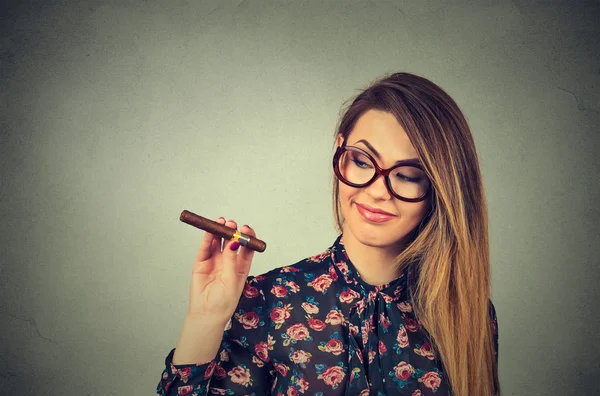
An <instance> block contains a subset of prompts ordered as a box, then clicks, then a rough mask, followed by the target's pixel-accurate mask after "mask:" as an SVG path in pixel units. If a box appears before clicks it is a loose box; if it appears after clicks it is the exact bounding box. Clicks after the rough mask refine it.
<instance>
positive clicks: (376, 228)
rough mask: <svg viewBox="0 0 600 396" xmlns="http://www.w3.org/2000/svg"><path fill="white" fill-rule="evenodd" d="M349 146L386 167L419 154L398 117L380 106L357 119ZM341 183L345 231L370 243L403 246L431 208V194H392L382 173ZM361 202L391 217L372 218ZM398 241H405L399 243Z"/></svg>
mask: <svg viewBox="0 0 600 396" xmlns="http://www.w3.org/2000/svg"><path fill="white" fill-rule="evenodd" d="M342 142H343V139H342V137H341V136H339V135H338V137H337V140H336V144H337V146H338V147H339V146H341V144H342ZM346 146H355V147H359V148H361V149H363V150H365V151H366V152H368V153H369V154H370V155H371V156H372V157H373V158H374V159H375V160H376V161H377V163H378V164H379V166H380V167H382V168H384V169H387V168H390V167H392V166H393V165H394V164H395V163H396V161H398V160H405V159H411V158H418V155H417V152H416V150H415V148H414V147H413V145H412V144H411V142H410V140H409V138H408V135H407V134H406V132H405V131H404V129H403V128H402V126H400V124H399V123H398V121H397V120H396V118H395V117H394V116H393V115H392V114H390V113H387V112H383V111H379V110H369V111H367V112H365V113H364V114H363V115H362V116H361V117H360V118H359V119H358V121H357V122H356V125H355V126H354V129H353V130H352V132H351V133H350V135H349V136H348V138H347V142H346ZM369 146H370V147H369ZM338 185H339V198H340V206H341V211H342V215H343V216H344V219H345V221H344V226H343V228H344V229H343V232H344V234H348V232H350V233H351V234H352V236H353V237H354V238H355V239H356V240H358V241H359V242H360V243H362V244H364V245H367V246H373V247H383V248H385V247H391V246H393V245H394V246H399V247H401V248H402V249H403V248H404V242H405V241H406V239H407V237H408V236H409V235H410V234H411V231H413V230H414V229H415V228H416V227H417V226H418V225H419V223H420V222H421V220H422V219H423V217H424V216H425V215H426V213H427V211H428V209H429V201H430V198H429V197H428V198H427V199H425V200H424V201H421V202H405V201H402V200H400V199H397V198H395V197H394V196H392V195H390V193H389V191H388V190H387V188H386V186H385V180H384V178H383V177H381V176H380V177H378V178H377V179H376V180H375V181H374V182H373V183H372V184H371V185H369V186H367V187H361V188H356V187H350V186H348V185H346V184H344V183H342V182H340V181H338ZM361 205H366V206H369V207H371V208H375V209H381V210H384V211H386V212H388V213H390V214H391V215H392V217H391V219H389V220H387V221H383V222H376V221H373V220H372V218H371V219H369V217H370V216H369V213H368V212H364V210H363V208H362V207H361ZM361 212H362V213H363V214H364V215H363V214H361ZM365 216H366V217H365ZM399 242H402V244H401V245H398V243H399Z"/></svg>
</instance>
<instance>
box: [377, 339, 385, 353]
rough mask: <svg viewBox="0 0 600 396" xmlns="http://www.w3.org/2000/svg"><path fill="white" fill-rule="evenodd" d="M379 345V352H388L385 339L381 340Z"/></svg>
mask: <svg viewBox="0 0 600 396" xmlns="http://www.w3.org/2000/svg"><path fill="white" fill-rule="evenodd" d="M378 346H379V354H380V355H383V354H385V353H386V352H387V348H386V346H385V344H384V343H383V341H381V340H379V343H378Z"/></svg>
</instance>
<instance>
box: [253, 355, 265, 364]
mask: <svg viewBox="0 0 600 396" xmlns="http://www.w3.org/2000/svg"><path fill="white" fill-rule="evenodd" d="M252 363H254V364H256V365H257V366H258V367H264V365H265V362H263V361H262V360H260V358H258V357H257V356H254V355H252Z"/></svg>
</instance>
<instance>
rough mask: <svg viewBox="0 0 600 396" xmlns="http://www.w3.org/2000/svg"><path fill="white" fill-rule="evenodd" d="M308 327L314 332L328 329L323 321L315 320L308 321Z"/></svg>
mask: <svg viewBox="0 0 600 396" xmlns="http://www.w3.org/2000/svg"><path fill="white" fill-rule="evenodd" d="M308 326H309V327H310V328H311V329H313V330H314V331H322V330H323V329H325V327H327V325H326V324H325V322H323V321H322V320H321V319H313V318H310V319H309V320H308Z"/></svg>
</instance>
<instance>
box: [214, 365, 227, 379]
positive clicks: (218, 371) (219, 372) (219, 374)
mask: <svg viewBox="0 0 600 396" xmlns="http://www.w3.org/2000/svg"><path fill="white" fill-rule="evenodd" d="M226 376H227V373H226V372H225V369H224V368H223V367H221V366H217V367H216V368H215V374H214V377H215V378H216V379H218V380H222V379H224V378H225V377H226Z"/></svg>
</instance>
